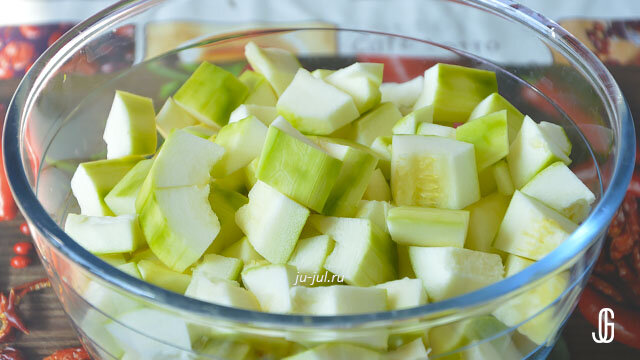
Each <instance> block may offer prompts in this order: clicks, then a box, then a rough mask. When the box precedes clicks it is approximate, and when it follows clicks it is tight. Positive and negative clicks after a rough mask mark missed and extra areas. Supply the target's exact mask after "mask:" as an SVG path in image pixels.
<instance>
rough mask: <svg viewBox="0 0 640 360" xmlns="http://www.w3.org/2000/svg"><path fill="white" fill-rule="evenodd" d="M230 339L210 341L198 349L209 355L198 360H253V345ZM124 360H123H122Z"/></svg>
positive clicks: (199, 351) (197, 359) (201, 352)
mask: <svg viewBox="0 0 640 360" xmlns="http://www.w3.org/2000/svg"><path fill="white" fill-rule="evenodd" d="M238 340H239V341H235V340H230V339H224V338H223V339H208V341H207V343H206V344H205V345H204V346H201V347H198V353H200V354H204V355H209V356H206V357H204V356H203V357H197V358H196V360H208V359H211V356H214V359H228V360H247V359H251V358H250V356H251V355H252V354H251V345H249V344H247V343H245V342H242V340H241V339H238ZM120 360H122V359H120Z"/></svg>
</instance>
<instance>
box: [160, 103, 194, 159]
mask: <svg viewBox="0 0 640 360" xmlns="http://www.w3.org/2000/svg"><path fill="white" fill-rule="evenodd" d="M199 123H200V121H198V119H197V118H196V117H195V116H193V115H191V114H190V113H189V112H188V111H187V110H185V109H184V108H183V107H182V106H180V105H179V104H178V103H177V102H176V101H175V100H173V98H172V97H170V98H167V101H165V103H164V105H162V108H161V109H160V111H159V112H158V114H157V115H156V127H157V128H158V131H159V132H160V134H161V135H162V136H163V137H164V138H167V137H168V136H169V134H171V132H172V131H173V130H175V129H183V128H186V127H188V126H196V125H198V124H199ZM154 150H155V149H154Z"/></svg>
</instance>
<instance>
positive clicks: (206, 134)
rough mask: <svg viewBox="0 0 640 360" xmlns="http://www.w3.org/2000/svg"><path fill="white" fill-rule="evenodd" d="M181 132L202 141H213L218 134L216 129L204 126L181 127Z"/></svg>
mask: <svg viewBox="0 0 640 360" xmlns="http://www.w3.org/2000/svg"><path fill="white" fill-rule="evenodd" d="M182 130H184V131H186V132H188V133H189V134H191V135H195V136H197V137H201V138H203V139H215V135H216V134H217V133H218V129H214V128H212V127H211V126H209V125H205V124H197V125H191V126H187V127H183V128H182Z"/></svg>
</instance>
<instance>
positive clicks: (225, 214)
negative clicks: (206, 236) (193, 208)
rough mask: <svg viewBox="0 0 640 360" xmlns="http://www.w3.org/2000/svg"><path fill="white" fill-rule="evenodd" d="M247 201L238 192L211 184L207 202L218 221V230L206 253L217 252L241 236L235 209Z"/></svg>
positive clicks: (247, 200)
mask: <svg viewBox="0 0 640 360" xmlns="http://www.w3.org/2000/svg"><path fill="white" fill-rule="evenodd" d="M248 202H249V199H248V198H247V197H246V196H244V195H242V194H240V193H238V192H235V191H230V190H227V189H224V188H222V187H220V186H219V185H216V184H215V183H214V184H213V185H212V186H211V190H210V192H209V204H210V205H211V210H213V212H214V213H215V214H216V216H218V220H219V221H220V232H219V233H218V236H216V238H215V239H214V240H213V242H212V243H211V245H210V246H209V248H208V249H207V251H206V253H218V252H219V251H220V250H222V249H224V248H226V247H228V246H229V245H230V244H232V243H233V242H235V241H238V240H239V239H240V238H242V236H243V234H242V230H240V228H239V227H238V225H236V211H238V209H240V208H241V207H242V206H243V205H245V204H246V203H248Z"/></svg>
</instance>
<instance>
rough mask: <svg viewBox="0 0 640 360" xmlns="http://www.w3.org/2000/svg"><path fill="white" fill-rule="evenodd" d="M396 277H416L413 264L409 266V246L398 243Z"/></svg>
mask: <svg viewBox="0 0 640 360" xmlns="http://www.w3.org/2000/svg"><path fill="white" fill-rule="evenodd" d="M398 277H399V278H405V277H408V278H411V279H415V278H416V273H415V272H414V271H413V266H411V258H410V256H409V246H406V245H400V244H398Z"/></svg>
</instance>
